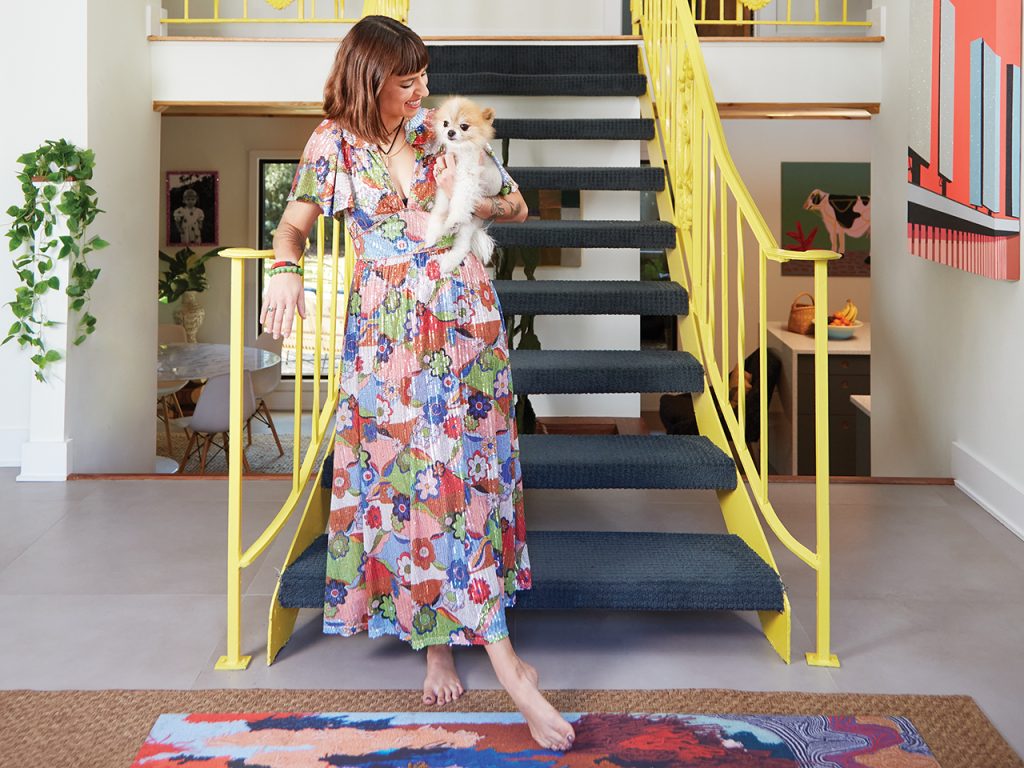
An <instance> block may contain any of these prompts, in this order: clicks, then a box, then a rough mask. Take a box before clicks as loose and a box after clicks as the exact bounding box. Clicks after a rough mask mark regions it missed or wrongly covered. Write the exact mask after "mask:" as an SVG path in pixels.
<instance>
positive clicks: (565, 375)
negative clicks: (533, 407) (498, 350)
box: [511, 349, 704, 395]
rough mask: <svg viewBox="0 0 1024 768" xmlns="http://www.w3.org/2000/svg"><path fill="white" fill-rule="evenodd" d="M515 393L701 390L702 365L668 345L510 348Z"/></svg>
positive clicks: (687, 353) (702, 380)
mask: <svg viewBox="0 0 1024 768" xmlns="http://www.w3.org/2000/svg"><path fill="white" fill-rule="evenodd" d="M511 363H512V385H513V390H514V391H515V393H516V394H519V395H523V394H529V395H533V394H542V393H544V394H555V393H561V394H565V393H588V392H589V393H597V392H703V391H704V369H703V368H702V367H701V364H700V363H699V362H697V359H696V358H695V357H694V356H693V355H691V354H690V353H689V352H676V351H674V350H667V349H642V350H632V349H612V350H604V349H600V350H597V349H587V350H578V349H572V350H561V349H514V350H512V353H511Z"/></svg>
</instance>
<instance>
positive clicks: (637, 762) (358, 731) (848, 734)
mask: <svg viewBox="0 0 1024 768" xmlns="http://www.w3.org/2000/svg"><path fill="white" fill-rule="evenodd" d="M566 717H567V719H568V720H569V721H570V722H571V723H573V727H574V728H575V730H576V745H575V747H574V748H573V749H572V751H570V752H566V753H564V754H562V753H557V752H551V751H548V750H543V749H540V748H538V747H537V745H536V744H535V743H534V742H533V740H532V739H531V738H530V733H529V731H528V729H527V727H526V725H525V723H524V722H523V720H522V718H521V717H520V716H519V715H517V714H511V713H497V712H488V713H470V712H467V713H457V712H452V713H432V712H406V713H398V714H395V713H359V714H354V713H313V714H310V713H254V714H164V715H161V716H160V717H159V718H158V719H157V721H156V724H155V725H154V726H153V729H152V731H151V732H150V735H149V738H147V740H146V742H145V744H144V745H143V746H142V749H141V750H140V751H139V754H138V756H137V757H136V759H135V762H134V763H133V768H179V766H189V765H193V766H202V768H244V767H245V766H253V767H254V768H255V767H256V766H258V767H259V768H300V767H301V768H304V767H305V766H310V768H313V766H316V767H317V768H322V767H323V766H351V767H353V768H355V767H356V766H358V767H360V768H449V767H453V768H454V766H458V767H459V768H513V767H514V768H533V767H534V766H545V767H548V766H550V768H584V766H595V767H597V766H601V767H602V768H641V767H643V768H648V767H650V766H665V767H666V768H667V767H668V766H691V765H692V766H701V768H716V767H717V766H751V767H753V766H758V768H861V767H863V766H871V767H872V768H888V767H890V766H891V767H892V768H935V767H937V766H938V765H939V763H938V762H937V761H936V760H935V758H934V757H933V756H932V753H931V751H930V750H929V749H928V746H927V745H926V744H925V742H924V740H923V739H922V738H921V735H920V734H919V733H918V731H917V729H916V728H915V727H914V725H913V724H912V723H911V722H910V720H909V719H907V718H904V717H879V716H838V717H836V716H792V715H682V714H643V715H640V714H611V713H586V714H570V715H567V716H566Z"/></svg>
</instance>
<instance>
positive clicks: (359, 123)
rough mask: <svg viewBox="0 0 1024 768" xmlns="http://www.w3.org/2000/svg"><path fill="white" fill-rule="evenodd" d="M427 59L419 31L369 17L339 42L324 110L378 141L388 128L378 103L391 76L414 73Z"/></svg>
mask: <svg viewBox="0 0 1024 768" xmlns="http://www.w3.org/2000/svg"><path fill="white" fill-rule="evenodd" d="M429 61H430V55H429V54H428V53H427V46H425V45H424V44H423V41H422V40H421V39H420V36H419V35H417V34H416V33H415V32H413V31H412V30H411V29H409V27H407V26H405V24H403V23H402V22H400V21H396V20H395V19H392V18H390V17H388V16H367V17H366V18H364V19H361V20H360V21H359V22H358V23H356V24H355V25H354V26H353V27H352V29H350V30H349V32H348V34H347V35H345V37H344V39H342V41H341V44H340V45H339V46H338V52H337V54H335V56H334V65H333V66H332V67H331V73H330V74H329V75H328V76H327V83H326V85H324V114H325V115H326V116H327V117H329V118H331V119H333V120H335V121H337V122H338V123H339V124H340V125H341V127H342V128H345V129H347V130H349V131H351V132H352V133H354V134H355V135H356V136H358V137H359V138H361V139H366V140H368V141H374V142H379V141H383V140H384V139H385V138H386V136H385V134H386V133H387V129H386V128H385V127H384V123H383V122H382V121H381V118H380V110H379V109H378V107H377V96H378V95H380V91H381V88H383V87H384V82H385V81H386V80H387V79H388V78H389V77H390V76H391V75H408V74H414V73H418V72H420V71H421V70H423V69H424V68H426V66H427V64H428V63H429Z"/></svg>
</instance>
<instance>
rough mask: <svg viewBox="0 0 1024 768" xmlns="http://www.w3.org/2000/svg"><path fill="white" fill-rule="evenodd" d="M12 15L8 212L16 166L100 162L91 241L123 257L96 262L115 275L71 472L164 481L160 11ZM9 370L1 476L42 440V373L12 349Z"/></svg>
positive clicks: (106, 291)
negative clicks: (44, 35) (153, 15)
mask: <svg viewBox="0 0 1024 768" xmlns="http://www.w3.org/2000/svg"><path fill="white" fill-rule="evenodd" d="M7 12H8V14H9V15H8V16H7V17H6V18H5V24H4V27H3V29H4V32H3V44H2V45H0V56H3V59H2V60H0V66H3V70H4V71H5V72H7V73H8V75H7V76H6V77H4V78H3V82H2V83H0V99H2V102H3V103H4V104H5V105H8V107H11V106H13V105H17V109H16V113H17V119H8V120H6V121H5V125H4V130H3V132H2V133H0V157H2V158H3V160H2V162H3V174H2V179H0V196H2V201H0V207H2V208H3V209H4V210H6V209H7V208H8V207H9V206H10V205H12V204H15V203H17V202H19V198H20V189H19V188H18V186H17V183H16V181H15V179H14V177H13V173H14V169H15V164H14V160H15V158H16V157H17V156H18V155H20V154H21V153H23V152H25V151H28V150H31V149H34V148H35V147H37V146H39V144H41V143H42V142H43V140H45V139H50V138H66V139H68V140H70V141H72V142H74V143H76V144H78V145H80V146H87V147H89V148H91V149H93V150H94V151H95V152H96V175H95V178H94V181H93V186H94V187H95V188H96V190H97V193H98V197H99V204H100V207H101V208H102V209H103V210H104V211H105V213H103V214H101V215H100V216H99V217H98V218H97V220H96V222H95V223H94V224H93V226H92V229H91V230H90V233H91V234H99V235H101V236H102V237H103V238H104V239H105V240H108V241H109V242H110V243H111V246H110V248H108V249H106V250H104V251H100V252H97V253H95V254H93V255H92V257H91V266H93V267H100V268H101V269H102V270H103V272H102V274H101V275H100V278H99V280H98V281H97V283H96V285H95V287H94V288H93V290H92V305H91V309H90V311H91V312H92V314H94V315H95V316H96V318H97V330H96V333H94V334H93V335H92V336H90V337H89V338H88V339H87V340H86V341H85V343H84V344H83V345H82V346H81V347H77V348H75V347H72V348H71V349H70V350H67V377H66V381H65V384H66V395H65V398H66V399H65V402H66V406H67V414H68V415H67V420H66V434H67V437H69V438H70V439H71V457H70V467H71V471H76V472H105V471H126V472H139V471H152V458H151V457H152V454H153V445H154V441H155V436H154V432H153V430H154V426H153V409H154V403H155V397H156V381H155V377H154V375H153V372H154V370H155V366H156V359H155V349H154V345H153V343H152V338H153V334H155V323H156V312H155V309H154V307H153V305H152V302H151V301H147V300H144V299H143V291H141V290H140V286H143V285H146V286H149V285H153V286H155V281H156V275H155V267H154V263H153V260H152V259H151V258H150V254H152V252H153V249H154V247H155V239H154V233H155V227H156V194H155V190H156V182H157V148H158V146H159V144H158V135H159V134H158V131H159V121H158V119H157V118H156V117H155V115H154V114H153V111H152V103H151V100H150V90H149V87H150V75H149V51H148V45H147V43H146V39H145V36H146V34H147V28H146V5H145V4H144V3H138V2H135V1H134V0H117V2H112V1H111V0H104V2H99V1H98V0H94V2H91V3H84V2H80V3H64V2H37V3H19V4H15V5H12V6H11V8H9V9H8V11H7ZM12 15H13V18H12V17H11V16H12ZM41 28H46V29H47V30H48V31H49V32H50V33H51V34H52V35H53V39H54V40H55V41H56V44H55V45H53V46H52V47H49V48H43V47H41V46H40V44H39V40H38V37H37V36H36V35H33V34H29V33H30V32H31V31H32V30H36V29H41ZM29 72H31V74H32V76H31V77H28V76H16V73H23V74H27V73H29ZM5 224H6V220H5ZM5 229H6V226H5ZM5 251H6V249H5ZM8 263H9V262H8V261H7V260H6V259H5V260H4V266H3V268H2V269H0V291H2V295H3V300H4V301H6V300H8V298H9V297H10V296H11V295H12V294H13V291H14V287H15V284H16V283H15V276H14V275H13V272H12V271H11V270H10V268H9V267H8V266H7V265H8ZM147 298H148V297H147ZM10 322H11V317H10V313H9V310H8V309H6V308H5V309H3V310H0V325H3V329H4V330H6V328H7V327H8V326H9V324H10ZM126 329H129V330H130V331H131V332H130V333H126V332H125V331H126ZM147 329H151V333H148V334H147V333H146V330H147ZM0 365H2V367H3V371H4V374H5V375H4V376H3V377H2V379H0V464H4V465H8V466H11V465H17V464H19V463H20V460H21V444H22V443H23V442H24V441H25V440H26V439H27V438H28V431H27V430H28V412H29V409H28V403H29V398H30V396H29V382H30V381H31V379H32V371H31V366H30V364H29V363H28V361H27V355H25V354H24V353H22V352H20V351H18V350H17V349H16V348H15V347H13V346H7V347H4V348H3V349H0Z"/></svg>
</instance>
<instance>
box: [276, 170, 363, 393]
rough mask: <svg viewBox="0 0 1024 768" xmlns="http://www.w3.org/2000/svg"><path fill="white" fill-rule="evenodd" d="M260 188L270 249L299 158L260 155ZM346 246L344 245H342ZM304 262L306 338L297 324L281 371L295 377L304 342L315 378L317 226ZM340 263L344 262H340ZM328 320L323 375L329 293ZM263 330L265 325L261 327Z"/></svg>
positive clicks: (307, 367) (328, 265) (328, 224)
mask: <svg viewBox="0 0 1024 768" xmlns="http://www.w3.org/2000/svg"><path fill="white" fill-rule="evenodd" d="M257 162H258V178H259V184H258V191H259V208H258V210H259V217H258V221H259V241H258V248H260V249H261V250H263V249H269V248H272V247H273V242H274V232H275V231H276V229H277V225H278V223H279V222H280V221H281V215H282V214H283V213H284V209H285V206H286V205H287V204H288V202H287V201H288V193H289V192H290V191H291V186H292V179H293V178H294V177H295V170H296V168H297V166H298V161H297V160H295V159H275V158H269V157H260V158H259V159H258V161H257ZM332 223H333V222H332V221H331V220H330V219H328V220H326V221H325V222H324V233H325V236H326V237H325V242H324V253H325V254H326V257H325V259H324V278H323V284H324V289H325V292H326V291H329V290H330V287H331V281H332V271H333V270H332V267H333V264H332V260H331V259H330V253H331V247H332V245H331V243H332V237H333V226H332ZM342 247H344V246H342ZM271 263H272V262H270V261H264V262H263V268H262V269H261V271H260V276H259V290H258V294H257V295H258V297H259V299H258V304H257V306H260V307H262V306H263V286H264V285H265V284H266V281H267V271H268V270H269V268H270V266H271ZM303 266H304V267H305V278H304V280H305V290H306V296H305V302H306V320H305V323H304V325H305V327H304V328H303V337H304V338H303V340H302V344H301V345H299V344H297V343H296V338H295V330H294V326H293V328H292V332H291V334H289V335H288V336H287V337H286V338H285V340H284V346H283V348H282V351H281V374H282V376H284V377H285V378H295V361H296V356H297V355H298V354H299V349H300V346H301V354H302V357H303V360H304V365H303V370H304V371H305V372H306V373H305V378H307V379H311V378H312V373H311V371H312V369H313V361H314V360H313V359H314V353H315V351H316V326H315V325H314V322H315V317H314V316H313V314H314V313H315V311H316V284H317V271H318V265H317V262H316V228H315V227H314V229H313V231H312V232H310V239H309V241H308V242H307V244H306V253H305V257H304V259H303ZM339 266H340V264H339ZM340 278H341V275H339V283H338V308H339V310H338V311H339V314H340V308H341V301H342V285H341V282H340ZM324 304H325V307H324V320H323V326H322V331H321V345H322V346H321V348H322V350H323V352H322V354H321V371H320V375H321V376H326V375H327V372H328V371H327V365H328V355H327V352H328V349H329V347H328V345H329V344H330V322H331V320H330V318H329V317H328V315H329V313H330V297H329V296H327V297H326V298H325V301H324ZM340 320H341V318H339V322H338V328H337V337H336V342H335V348H336V349H337V350H338V354H339V355H340V353H341V349H342V346H343V339H342V323H341V322H340ZM259 330H262V329H259Z"/></svg>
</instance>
